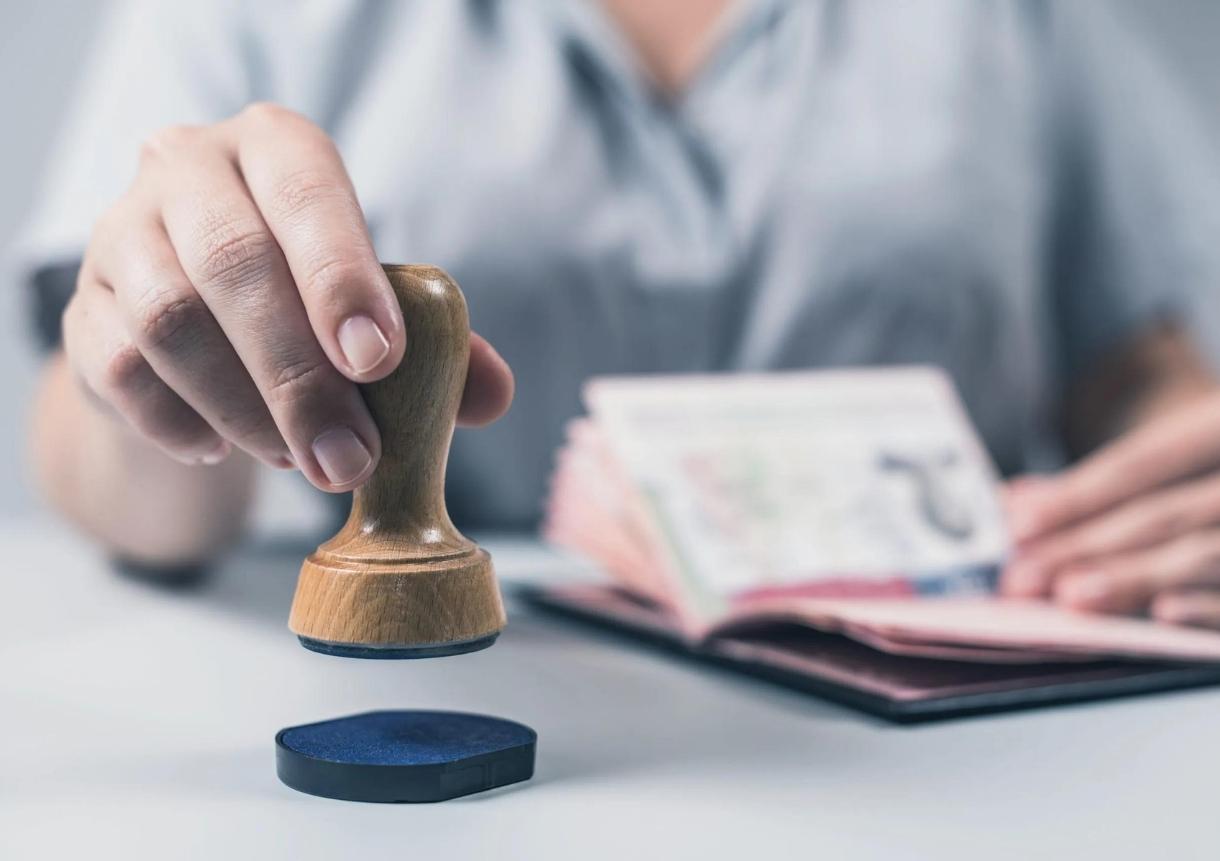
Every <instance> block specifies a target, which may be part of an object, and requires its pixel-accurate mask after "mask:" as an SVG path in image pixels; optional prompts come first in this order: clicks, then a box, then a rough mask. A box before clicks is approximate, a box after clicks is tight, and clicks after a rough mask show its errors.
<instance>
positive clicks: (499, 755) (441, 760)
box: [275, 711, 538, 802]
mask: <svg viewBox="0 0 1220 861" xmlns="http://www.w3.org/2000/svg"><path fill="white" fill-rule="evenodd" d="M537 741H538V734H537V733H535V732H534V731H533V730H532V729H530V728H529V727H527V726H524V725H523V724H519V723H515V722H513V721H510V720H503V719H502V718H495V717H489V716H487V715H476V714H467V713H464V712H431V711H381V712H365V713H364V714H358V715H350V716H349V717H341V718H335V719H333V720H326V721H321V722H319V723H311V724H304V725H302V726H294V727H288V728H287V729H282V730H280V731H279V733H277V734H276V736H275V770H276V773H277V774H278V775H279V778H280V780H282V781H283V782H284V783H285V784H287V785H288V786H290V787H292V788H293V789H295V790H298V791H299V792H307V793H309V794H310V795H321V796H324V797H326V798H341V799H343V800H345V801H380V802H420V801H444V800H446V799H449V798H457V797H459V796H462V795H470V794H471V793H474V792H482V791H484V790H486V789H494V788H495V787H497V786H507V785H508V784H510V783H517V782H519V781H522V780H529V779H530V778H531V777H532V776H533V774H534V748H535V745H536V743H537Z"/></svg>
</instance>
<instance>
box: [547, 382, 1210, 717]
mask: <svg viewBox="0 0 1220 861" xmlns="http://www.w3.org/2000/svg"><path fill="white" fill-rule="evenodd" d="M585 402H586V405H587V407H588V412H589V415H588V416H587V417H585V418H580V419H577V420H575V421H573V422H572V424H571V425H570V427H569V430H568V439H567V442H566V444H565V446H564V447H563V448H562V449H561V450H560V452H559V454H558V457H557V465H556V470H555V473H554V476H553V478H552V486H551V494H550V498H549V501H548V504H547V512H546V520H545V524H544V534H545V536H546V537H547V538H548V540H550V541H551V542H552V543H554V544H557V545H560V546H562V547H564V548H567V549H569V550H572V551H575V552H577V553H579V554H581V555H583V556H585V557H588V558H590V559H591V560H593V561H594V562H596V563H597V567H598V568H599V569H600V570H602V571H604V572H605V574H606V576H607V578H608V582H606V583H587V582H583V583H579V584H571V585H564V586H552V587H549V588H539V589H536V590H535V591H534V592H533V593H532V594H531V596H530V597H531V599H532V600H533V601H534V602H535V603H537V604H540V605H542V606H544V607H547V608H549V609H552V610H558V611H561V612H564V613H566V614H568V615H572V616H576V617H579V618H581V619H584V620H586V621H591V622H595V623H599V624H601V625H602V626H609V627H613V628H616V629H618V630H620V631H623V632H626V633H629V634H633V635H635V636H638V637H643V638H645V639H646V640H648V641H650V642H653V643H658V644H663V645H665V646H667V647H669V648H671V649H673V650H677V651H679V652H683V653H686V654H687V655H690V656H692V657H696V658H699V659H703V660H709V661H712V662H714V663H718V664H720V665H722V666H726V667H729V668H732V669H736V670H741V671H745V672H748V673H752V674H755V675H761V676H764V677H767V678H770V679H772V680H775V681H779V682H781V683H784V684H788V685H790V686H795V687H799V688H802V689H805V690H810V691H813V692H816V693H820V694H822V695H825V696H828V697H831V698H834V699H838V700H840V701H843V702H847V703H849V704H852V705H855V706H858V707H860V708H864V709H866V710H868V711H872V712H874V713H877V714H880V715H883V716H885V717H889V718H892V719H896V720H917V719H927V718H933V717H941V716H949V715H957V714H963V713H971V712H979V711H993V710H997V709H1003V708H1010V707H1016V706H1022V705H1032V704H1042V703H1049V702H1063V701H1073V700H1082V699H1093V698H1099V697H1103V696H1113V695H1117V694H1125V693H1137V692H1146V691H1152V690H1163V689H1167V688H1178V687H1186V686H1192V685H1199V684H1206V683H1211V682H1216V681H1220V633H1216V632H1209V631H1202V630H1196V629H1188V628H1182V627H1173V626H1169V625H1164V624H1160V623H1156V622H1153V621H1150V620H1148V619H1137V618H1119V617H1106V616H1097V615H1085V614H1081V613H1074V612H1071V611H1068V610H1063V609H1060V608H1057V607H1055V606H1053V605H1051V604H1048V603H1044V602H1017V601H1011V600H1001V599H1000V598H998V597H995V596H994V594H993V593H994V589H995V583H996V579H997V576H998V572H999V569H1000V566H1001V565H1002V563H1003V561H1004V558H1005V556H1006V554H1007V552H1008V544H1007V535H1006V530H1005V525H1004V518H1003V511H1002V509H1001V505H1000V498H999V478H998V475H997V473H996V470H995V468H994V466H993V465H992V463H991V461H990V458H989V457H988V455H987V452H986V450H985V449H984V448H983V446H982V444H981V442H980V440H979V438H978V436H977V434H976V433H975V431H974V429H973V427H972V426H971V424H970V421H969V419H968V418H967V416H966V413H965V410H964V409H963V407H962V405H961V403H960V401H959V399H958V397H957V395H956V392H955V391H954V388H953V385H952V383H951V382H950V380H949V379H948V377H947V376H946V375H945V374H944V373H943V372H941V371H939V370H937V369H934V368H925V367H904V368H886V369H851V370H829V371H802V372H787V373H773V374H758V375H740V374H734V375H708V376H688V375H684V376H672V377H665V376H653V377H630V378H628V377H622V378H598V379H594V380H592V381H590V382H589V383H588V385H587V386H586V389H585Z"/></svg>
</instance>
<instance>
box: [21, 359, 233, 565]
mask: <svg viewBox="0 0 1220 861" xmlns="http://www.w3.org/2000/svg"><path fill="white" fill-rule="evenodd" d="M30 448H31V454H32V462H33V465H34V471H35V480H36V482H37V485H38V487H39V489H40V490H41V492H42V494H43V495H44V496H45V497H46V498H47V499H48V500H49V501H50V503H51V504H52V505H53V506H54V507H55V508H56V509H57V510H58V511H59V512H60V513H61V514H63V515H64V516H65V517H67V518H68V519H69V520H70V521H72V522H73V523H74V524H76V525H77V526H78V527H79V528H81V529H82V530H84V531H85V532H86V533H87V534H89V535H90V536H92V537H93V538H95V539H96V540H97V541H99V542H100V543H101V544H102V545H103V547H104V548H105V549H106V550H107V551H108V552H110V553H111V554H113V555H115V556H118V557H120V558H122V559H124V560H128V561H132V562H138V563H142V564H147V565H153V566H179V565H187V564H194V563H200V562H206V561H208V560H209V559H212V558H214V557H215V556H216V555H217V554H218V553H220V552H221V551H223V550H224V549H225V548H226V547H227V546H229V545H230V544H232V543H233V541H234V540H235V539H236V538H237V537H238V535H239V534H240V532H241V530H242V526H243V524H244V522H245V519H246V516H247V513H248V511H249V508H250V502H251V499H252V497H253V490H254V463H253V461H252V460H251V459H250V458H249V457H247V456H246V455H244V454H242V453H240V452H234V453H233V454H232V455H231V456H230V457H229V458H228V460H226V461H225V462H224V463H222V464H219V465H217V466H206V467H205V466H184V465H182V464H180V463H178V462H176V461H174V460H172V459H170V458H169V457H167V456H166V455H164V454H163V453H161V452H160V451H158V450H157V449H156V448H155V447H153V446H152V445H150V444H149V443H147V442H145V441H144V440H142V439H140V438H139V437H138V436H136V435H135V434H134V433H133V432H132V431H131V430H130V429H129V428H127V427H126V426H125V425H123V424H122V423H120V422H119V421H116V420H115V419H113V418H112V417H111V416H108V415H106V414H104V412H102V411H101V410H100V409H98V408H97V407H96V406H94V405H93V404H92V403H90V402H89V401H88V400H87V397H86V395H85V393H84V391H83V390H82V388H81V387H80V386H79V385H77V383H76V381H75V379H73V376H72V373H71V371H70V369H69V368H68V365H67V362H66V361H65V359H64V357H63V355H62V354H59V355H56V356H55V357H54V358H52V359H51V361H50V362H49V363H48V365H47V367H46V369H45V370H44V373H43V375H42V379H41V380H40V383H39V391H38V396H37V399H36V402H35V406H34V415H33V422H32V428H31V438H30Z"/></svg>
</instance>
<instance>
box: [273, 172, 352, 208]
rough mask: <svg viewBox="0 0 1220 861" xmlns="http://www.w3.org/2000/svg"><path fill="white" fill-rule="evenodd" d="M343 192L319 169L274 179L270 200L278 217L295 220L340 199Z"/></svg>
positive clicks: (292, 173) (291, 173) (290, 173)
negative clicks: (320, 206) (275, 180)
mask: <svg viewBox="0 0 1220 861" xmlns="http://www.w3.org/2000/svg"><path fill="white" fill-rule="evenodd" d="M343 191H344V190H343V189H341V188H339V187H337V186H336V185H335V182H334V180H333V179H332V178H330V177H328V176H327V175H326V174H325V173H324V172H322V171H321V170H317V169H314V168H302V169H299V170H294V171H291V172H289V173H287V174H285V175H284V176H282V177H280V178H279V179H278V180H277V182H276V183H275V186H274V188H273V189H272V201H273V206H274V207H275V212H276V213H277V214H278V215H279V216H280V217H281V218H283V219H285V220H290V221H295V220H299V219H300V218H301V217H302V216H304V215H306V214H308V213H310V212H312V211H315V210H316V207H317V206H318V205H319V204H325V203H328V202H333V201H339V200H341V199H342V196H343Z"/></svg>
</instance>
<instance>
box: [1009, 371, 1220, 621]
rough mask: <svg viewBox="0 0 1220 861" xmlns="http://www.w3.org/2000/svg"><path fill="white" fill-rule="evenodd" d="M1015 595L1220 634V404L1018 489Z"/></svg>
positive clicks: (1193, 410)
mask: <svg viewBox="0 0 1220 861" xmlns="http://www.w3.org/2000/svg"><path fill="white" fill-rule="evenodd" d="M1006 502H1007V504H1008V509H1009V518H1010V524H1011V529H1012V533H1013V539H1014V542H1015V544H1016V549H1015V552H1014V555H1013V558H1012V561H1011V562H1010V564H1009V566H1008V568H1007V569H1006V570H1005V571H1004V574H1003V577H1002V578H1001V590H1002V592H1003V593H1004V594H1005V595H1008V596H1012V597H1024V598H1035V597H1036V598H1041V597H1049V598H1052V599H1053V600H1054V601H1056V602H1057V603H1060V604H1063V605H1065V606H1068V607H1071V608H1074V609H1079V610H1086V611H1095V612H1105V613H1150V614H1151V615H1152V616H1153V617H1154V618H1156V619H1158V620H1161V621H1165V622H1173V623H1179V624H1188V625H1198V626H1205V627H1211V628H1220V394H1212V395H1209V396H1206V397H1204V398H1201V399H1196V400H1194V401H1193V402H1191V403H1188V404H1186V405H1184V406H1180V407H1178V408H1177V409H1174V410H1172V411H1171V412H1169V413H1168V414H1165V415H1163V416H1161V417H1159V418H1156V419H1153V420H1151V421H1149V422H1147V423H1146V424H1144V425H1142V426H1140V427H1137V428H1136V429H1135V430H1132V431H1130V432H1129V433H1127V434H1126V435H1125V436H1123V437H1121V438H1119V439H1118V440H1117V441H1115V442H1113V443H1111V444H1110V445H1108V446H1105V447H1103V448H1101V449H1100V450H1098V451H1097V452H1096V453H1095V454H1093V455H1092V456H1090V457H1088V458H1086V459H1085V460H1084V461H1082V462H1081V463H1079V464H1078V465H1077V466H1075V467H1073V468H1072V469H1069V470H1067V471H1065V472H1063V473H1061V474H1059V475H1056V476H1052V477H1042V476H1030V477H1024V478H1018V479H1015V480H1013V481H1012V482H1011V483H1010V484H1009V485H1008V487H1007V490H1006Z"/></svg>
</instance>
